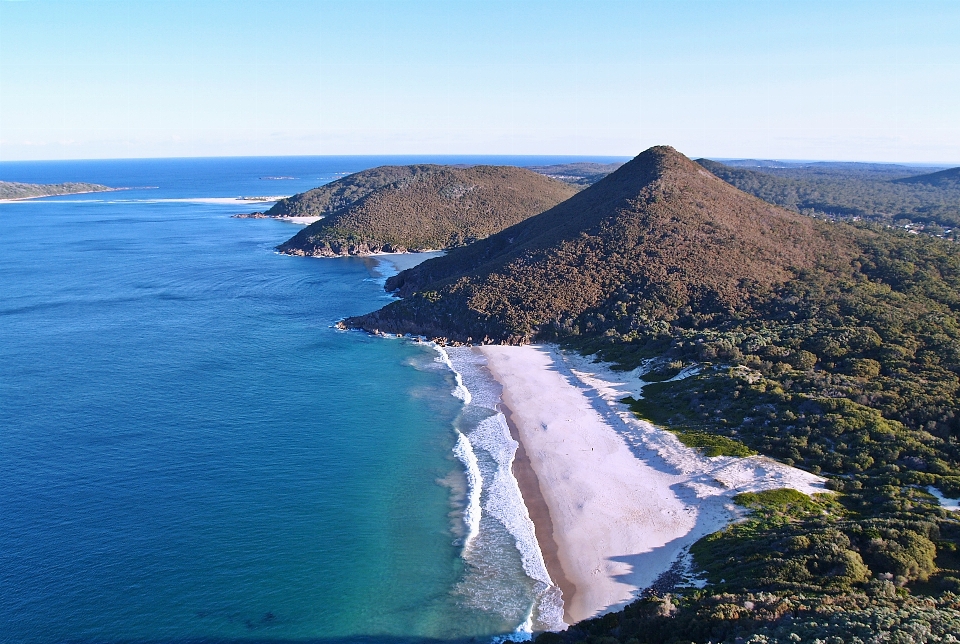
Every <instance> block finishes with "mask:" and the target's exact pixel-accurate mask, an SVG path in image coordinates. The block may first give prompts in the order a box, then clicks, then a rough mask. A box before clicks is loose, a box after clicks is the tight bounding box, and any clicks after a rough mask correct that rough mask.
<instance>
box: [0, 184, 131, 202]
mask: <svg viewBox="0 0 960 644" xmlns="http://www.w3.org/2000/svg"><path fill="white" fill-rule="evenodd" d="M113 190H117V188H110V187H108V186H102V185H100V184H97V183H17V182H13V181H0V200H3V201H7V200H11V201H12V200H21V199H36V198H38V197H55V196H57V195H77V194H83V193H87V192H111V191H113Z"/></svg>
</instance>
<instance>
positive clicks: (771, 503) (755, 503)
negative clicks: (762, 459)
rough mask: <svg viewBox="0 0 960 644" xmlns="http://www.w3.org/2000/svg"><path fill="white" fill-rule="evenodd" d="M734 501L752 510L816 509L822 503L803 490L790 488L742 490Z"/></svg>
mask: <svg viewBox="0 0 960 644" xmlns="http://www.w3.org/2000/svg"><path fill="white" fill-rule="evenodd" d="M733 502H734V503H736V504H737V505H741V506H743V507H745V508H750V509H751V510H772V511H776V512H785V511H789V510H791V509H793V510H800V511H814V510H819V509H820V507H821V506H820V504H819V503H817V502H816V501H814V500H813V499H811V498H810V497H809V496H807V495H806V494H804V493H803V492H798V491H797V490H792V489H790V488H787V487H785V488H780V489H779V490H764V491H763V492H742V493H740V494H738V495H736V496H735V497H733Z"/></svg>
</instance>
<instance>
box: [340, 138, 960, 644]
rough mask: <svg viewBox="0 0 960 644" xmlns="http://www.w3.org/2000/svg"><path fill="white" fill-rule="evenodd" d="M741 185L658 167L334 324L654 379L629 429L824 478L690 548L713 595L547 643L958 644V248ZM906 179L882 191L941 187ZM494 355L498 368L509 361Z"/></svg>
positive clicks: (869, 200)
mask: <svg viewBox="0 0 960 644" xmlns="http://www.w3.org/2000/svg"><path fill="white" fill-rule="evenodd" d="M731 167H732V166H723V165H721V164H713V163H712V162H705V161H701V163H699V164H698V163H695V162H692V161H690V160H689V159H687V158H686V157H685V156H683V155H682V154H680V153H678V152H677V151H676V150H674V149H673V148H670V147H665V146H663V147H655V148H651V149H650V150H647V151H645V152H643V153H642V154H640V155H639V156H638V157H636V158H635V159H634V160H633V161H631V162H629V163H627V164H625V165H624V166H622V167H620V168H619V169H617V170H616V171H615V172H613V173H611V174H609V175H608V176H606V177H604V178H603V179H601V180H599V181H597V182H595V183H593V184H592V185H590V186H589V187H587V188H585V189H583V190H582V191H579V192H577V193H576V194H574V195H573V196H571V197H570V198H569V199H567V200H566V201H563V202H561V203H559V204H557V205H556V206H554V207H553V208H551V209H549V210H546V211H545V212H543V213H541V214H538V215H535V216H532V217H529V218H525V219H524V220H522V221H520V222H519V223H516V224H514V225H512V226H509V227H506V228H504V229H503V230H501V231H499V232H496V233H493V234H491V235H490V236H489V237H487V238H485V239H481V240H478V241H475V242H473V243H471V244H469V245H465V246H462V247H457V248H452V249H450V250H449V252H448V253H447V254H446V255H445V256H444V257H439V258H436V259H432V260H428V261H426V262H424V263H422V264H420V265H418V266H416V267H414V268H412V269H408V270H406V271H403V272H401V273H400V274H398V275H396V276H394V277H391V278H390V279H388V280H387V283H386V288H387V289H388V290H391V291H394V292H396V293H397V294H398V295H399V296H401V299H399V300H396V301H394V302H392V303H390V304H388V305H387V306H385V307H384V308H382V309H380V310H378V311H375V312H372V313H370V314H367V315H361V316H357V317H352V318H348V319H346V320H344V321H343V322H342V326H343V327H345V328H356V329H364V330H367V331H370V332H374V333H384V332H386V333H389V334H414V335H420V336H426V337H427V338H433V339H435V340H436V342H437V343H438V344H440V345H457V344H473V345H492V344H495V345H527V344H529V343H534V342H537V343H543V342H547V343H554V344H557V345H559V346H561V347H565V348H567V349H571V350H575V351H577V352H579V353H581V354H583V355H594V356H597V357H598V358H599V359H602V360H604V361H606V362H607V363H612V364H613V365H615V366H616V368H618V369H621V370H623V371H624V372H630V373H631V374H634V373H640V374H642V376H641V377H642V379H643V381H644V382H645V384H644V385H643V387H642V393H641V394H638V395H630V396H625V397H624V398H622V399H621V400H619V402H618V403H616V404H617V407H616V409H617V410H618V411H620V412H623V413H632V414H634V415H635V416H637V417H639V418H642V419H646V420H649V421H651V422H653V423H656V424H657V425H658V426H661V427H664V428H667V429H668V430H670V431H671V432H673V433H674V434H675V435H676V436H677V438H678V439H679V441H680V442H681V443H683V444H684V445H687V446H689V447H695V448H698V449H702V450H704V452H705V453H707V454H709V455H710V456H714V457H717V456H733V457H741V456H746V455H749V454H752V453H760V454H762V455H765V456H768V457H771V458H774V459H776V460H777V461H779V462H781V463H784V464H786V465H790V466H795V467H798V468H801V469H803V470H806V471H807V472H810V473H812V474H816V475H819V476H822V477H825V479H826V487H827V489H829V490H831V491H832V492H833V494H822V495H814V496H808V495H807V494H805V493H802V492H798V491H796V489H790V488H785V489H779V490H766V491H758V492H754V491H751V492H745V493H742V494H738V495H735V496H734V497H733V501H734V502H735V503H737V504H738V505H740V506H741V507H742V508H743V509H744V511H745V512H748V513H749V514H748V515H747V516H746V519H745V520H744V521H743V522H741V523H735V524H733V525H731V526H729V527H727V528H725V529H723V530H721V531H719V532H714V533H713V534H710V535H709V536H706V537H704V538H702V539H700V540H699V541H697V542H696V543H694V544H693V545H692V547H691V548H690V555H691V557H692V559H691V561H692V568H693V571H694V573H695V576H696V575H699V576H700V578H701V582H700V583H693V582H691V581H690V580H689V577H687V576H685V575H684V574H680V573H676V572H673V573H671V572H670V571H667V573H665V575H664V576H663V577H662V578H661V579H659V580H657V582H656V583H655V584H654V585H653V586H651V588H650V589H648V592H647V593H646V594H644V596H643V597H641V598H640V599H639V600H638V601H636V602H634V603H632V604H631V605H629V606H627V607H626V608H625V609H624V610H622V611H620V612H616V613H612V614H609V615H605V616H603V617H598V618H594V619H588V620H585V621H581V622H580V623H578V624H576V625H574V626H572V627H571V628H570V629H569V630H568V631H566V632H565V633H560V634H554V633H547V634H543V635H541V636H540V637H539V638H538V641H539V642H541V644H555V643H558V642H570V643H573V642H579V641H604V642H606V641H610V642H614V641H616V642H643V643H650V644H653V643H660V642H691V641H696V642H701V641H707V640H710V641H731V642H732V641H741V640H742V641H748V638H760V639H749V641H755V642H774V641H784V642H787V641H815V638H817V637H820V638H821V639H819V640H816V641H833V640H829V639H823V638H829V637H835V638H836V641H848V640H847V639H846V638H848V637H850V636H851V635H852V634H856V635H857V637H860V636H863V637H867V636H869V635H871V634H873V633H875V632H877V629H882V630H883V631H884V632H891V631H898V629H901V628H903V629H909V630H910V632H919V631H917V629H922V630H923V631H924V632H930V633H934V634H938V636H943V635H946V634H950V633H956V632H958V629H960V610H958V606H960V604H958V597H960V555H958V552H960V548H958V544H960V521H958V520H957V518H956V517H955V516H953V515H952V514H951V512H950V511H949V510H947V509H945V508H943V507H941V505H940V503H939V501H938V496H947V497H952V498H956V497H957V496H960V412H958V410H960V246H958V245H957V244H956V243H954V242H952V241H948V240H944V239H937V238H936V237H933V236H924V235H911V234H909V233H908V232H906V231H903V230H898V229H897V228H894V227H891V226H890V225H889V223H887V222H888V221H889V220H888V219H886V218H885V217H886V216H887V215H889V213H886V212H884V211H883V210H880V209H879V208H878V209H876V210H870V209H869V208H875V207H876V206H874V205H870V204H878V203H881V201H882V199H883V198H885V197H884V195H886V194H899V193H897V192H896V191H897V188H896V187H894V188H893V189H892V191H891V192H889V193H887V192H885V190H886V189H885V188H877V189H876V190H874V191H872V192H871V191H866V192H861V193H860V195H859V197H858V196H857V191H858V188H857V184H853V187H851V188H850V189H849V190H847V189H844V188H843V186H842V185H841V184H840V183H838V182H836V181H835V178H830V179H825V180H824V181H823V183H821V185H822V186H824V187H828V186H833V188H831V190H832V192H830V193H828V194H827V195H826V197H827V198H828V201H827V203H833V204H837V203H840V202H842V201H846V203H856V202H857V199H858V198H859V199H860V204H861V205H860V206H859V207H862V208H863V209H864V212H865V213H868V214H869V213H874V215H872V216H871V217H869V218H868V217H864V220H861V221H826V220H824V219H823V218H816V217H811V216H806V214H803V213H801V212H799V211H798V210H801V209H800V208H799V203H810V202H799V203H798V204H795V205H796V206H797V209H787V208H784V207H781V206H779V205H775V204H774V203H771V202H770V201H764V200H761V199H759V198H757V197H755V196H753V195H752V194H748V193H747V192H745V191H742V190H740V189H738V188H736V187H735V186H734V185H732V184H733V183H734V182H737V181H741V182H745V181H754V182H755V183H753V184H751V185H753V189H754V190H756V191H758V192H765V191H767V190H771V191H774V194H780V196H779V198H780V199H785V198H786V197H787V196H789V195H799V196H804V198H807V197H808V196H809V197H811V198H812V193H808V192H805V191H806V189H807V188H806V187H805V186H810V185H815V179H813V178H808V179H806V180H805V181H807V183H801V182H799V181H794V180H793V179H789V180H788V179H786V178H784V177H777V176H775V175H768V174H763V173H762V172H761V171H760V170H749V171H747V170H742V171H741V169H737V168H734V169H733V170H730V169H729V168H731ZM708 168H711V169H714V170H716V171H717V172H718V173H720V174H721V175H724V174H726V179H727V180H726V181H725V180H722V179H721V178H718V176H716V175H715V174H713V173H712V172H710V171H708ZM770 170H771V168H763V172H767V171H770ZM745 172H751V173H754V174H744V173H745ZM811 172H813V171H811ZM831 172H834V171H832V170H831ZM938 174H939V173H938ZM832 176H834V177H835V174H834V175H832ZM919 176H920V175H919V174H917V173H914V174H913V176H911V177H908V178H910V179H915V178H917V177H919ZM942 176H944V177H945V178H944V179H942V183H943V184H945V186H946V187H945V188H944V189H945V190H949V189H950V177H951V176H952V175H950V174H949V173H947V174H946V175H942ZM770 177H772V178H770ZM902 178H903V177H887V179H885V180H884V181H886V183H887V184H890V185H893V186H898V185H921V186H929V185H930V184H931V183H934V184H936V185H939V184H940V183H941V177H937V176H936V175H932V176H931V177H928V178H926V179H923V180H922V181H917V182H914V183H913V184H911V183H910V182H908V183H907V184H903V183H902V182H901V183H895V182H896V181H898V180H899V179H902ZM870 181H871V182H874V185H880V183H879V181H875V180H874V179H870ZM859 185H860V186H863V185H866V184H859ZM778 186H779V187H786V186H793V187H794V188H796V192H788V193H776V192H775V188H776V187H778ZM914 194H920V193H914ZM931 194H932V193H931ZM831 195H832V196H831ZM902 196H903V195H901V197H902ZM931 199H933V197H931ZM772 200H774V197H773V196H771V201H772ZM944 207H945V208H949V207H950V206H949V204H946V205H945V206H944ZM818 212H819V211H818ZM938 212H940V213H941V214H938V216H948V215H949V210H945V211H938ZM942 213H947V215H943V214H942ZM811 214H816V213H811ZM874 217H875V220H874V221H867V220H866V219H874ZM506 348H507V349H509V347H506ZM498 356H499V358H498ZM489 357H490V359H491V360H492V361H493V362H492V363H491V364H492V365H493V367H492V368H496V369H501V368H503V364H504V363H503V360H507V359H509V358H510V355H507V354H503V353H502V351H501V352H500V353H496V352H494V353H489ZM494 358H497V359H499V360H500V362H496V360H494ZM513 360H514V361H516V360H517V358H513ZM507 368H509V365H508V367H507ZM637 370H638V371H637ZM508 375H509V374H508ZM625 377H626V376H625ZM631 377H633V376H631ZM501 382H506V383H507V384H509V383H510V382H511V381H510V380H509V379H507V380H503V379H501ZM506 386H507V385H505V387H506ZM514 403H517V404H518V405H524V404H525V403H524V402H523V401H520V402H517V401H516V400H514ZM611 404H613V403H612V402H611ZM547 411H549V410H547ZM544 413H546V412H544ZM542 429H543V431H546V430H547V426H546V425H544V426H543V428H542ZM551 431H559V430H553V429H552V430H551ZM591 451H592V449H591ZM525 498H526V497H525ZM538 534H539V533H538ZM545 547H546V546H545ZM548 565H550V563H549V562H548ZM681 572H682V571H681ZM894 616H895V617H894ZM891 620H893V621H891ZM763 638H766V639H763ZM863 641H867V640H866V639H864V640H863ZM878 641H879V640H878ZM917 641H926V640H917Z"/></svg>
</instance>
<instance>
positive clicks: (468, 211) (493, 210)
mask: <svg viewBox="0 0 960 644" xmlns="http://www.w3.org/2000/svg"><path fill="white" fill-rule="evenodd" d="M335 184H338V185H335ZM576 192H577V188H576V187H574V186H572V185H568V184H566V183H563V182H560V181H557V180H554V179H550V178H548V177H545V176H543V175H540V174H537V173H535V172H532V171H530V170H524V169H522V168H515V167H510V166H482V165H478V166H472V167H466V168H462V167H452V166H439V165H420V166H388V167H383V168H374V169H373V170H367V171H364V172H360V173H357V174H356V175H351V176H349V177H344V178H343V179H340V180H339V181H336V182H334V183H332V184H328V185H327V186H323V187H322V188H318V189H317V190H314V191H311V192H310V193H304V195H302V197H303V199H301V200H300V201H298V202H296V203H297V204H298V205H297V206H296V208H306V207H307V206H306V204H308V203H309V204H312V205H310V206H309V207H310V210H307V211H305V210H297V211H296V212H298V213H301V214H306V213H307V212H309V213H311V214H314V215H317V214H322V213H324V212H327V213H329V214H327V216H326V217H324V219H322V220H320V221H318V222H315V223H313V224H311V225H310V226H308V227H307V228H305V229H304V230H302V231H300V233H298V234H297V235H296V236H294V237H293V238H292V239H290V240H289V241H287V242H285V243H284V244H282V245H281V246H279V247H278V248H279V250H280V251H281V252H284V253H287V254H292V255H315V256H337V255H364V254H370V253H376V252H380V251H385V252H398V251H399V252H402V251H406V250H421V249H441V248H454V247H458V246H463V245H464V244H468V243H471V242H473V241H476V240H478V239H483V238H485V237H487V236H489V235H491V234H493V233H495V232H498V231H500V230H503V229H504V228H506V227H508V226H511V225H513V224H515V223H517V222H520V221H522V220H524V219H526V218H527V217H530V216H532V215H536V214H537V213H540V212H543V211H544V210H547V209H549V208H551V207H553V206H555V205H556V204H558V203H560V202H561V201H564V200H565V199H567V198H569V197H570V196H572V195H573V194H575V193H576ZM311 193H313V194H312V196H310V197H309V198H308V197H307V195H311ZM300 196H301V195H298V197H300ZM291 199H297V197H292V198H291ZM285 201H288V202H289V201H290V200H285ZM280 206H283V208H285V209H286V210H284V212H287V213H289V212H293V210H291V208H293V206H291V205H290V204H286V205H284V202H279V203H278V204H277V206H275V208H277V207H280ZM324 209H328V210H324ZM272 212H273V210H272V209H271V211H270V212H268V213H267V214H272Z"/></svg>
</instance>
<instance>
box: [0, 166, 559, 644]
mask: <svg viewBox="0 0 960 644" xmlns="http://www.w3.org/2000/svg"><path fill="white" fill-rule="evenodd" d="M438 160H439V161H444V160H443V159H438ZM461 160H462V159H461ZM384 161H387V160H383V159H374V158H345V159H331V158H316V159H309V158H294V159H226V160H217V159H206V160H168V161H123V162H121V161H113V162H80V163H77V162H74V163H46V164H43V163H34V164H0V179H7V180H19V181H41V182H59V181H68V180H70V181H95V182H99V183H106V184H109V185H118V186H159V187H157V188H151V189H149V190H146V189H137V190H130V191H125V192H120V193H111V194H106V195H102V194H101V195H83V196H75V197H67V198H56V199H52V200H44V201H42V202H25V203H17V204H0V231H2V233H0V276H2V284H3V286H2V289H0V491H2V492H0V525H2V529H0V641H5V642H53V641H70V642H131V641H132V642H140V641H143V642H146V641H150V642H156V641H184V640H195V641H231V640H290V641H303V640H324V639H329V640H334V641H342V640H353V639H357V638H362V639H366V638H373V639H374V640H384V641H392V640H396V639H407V638H421V637H425V638H438V639H454V638H461V637H467V638H469V637H474V636H477V637H481V638H488V636H491V635H495V634H498V633H508V632H510V631H512V630H513V629H514V628H516V627H517V626H518V625H519V623H520V622H521V621H522V619H523V615H524V614H525V613H526V612H527V611H528V608H529V606H526V605H523V604H524V602H525V601H528V599H524V593H525V592H527V590H528V585H526V586H525V585H524V584H523V583H522V582H523V579H524V578H523V577H522V572H523V571H522V569H521V568H520V557H519V555H518V554H517V553H513V554H511V553H510V552H509V550H510V539H508V538H501V539H500V541H501V542H502V543H501V546H500V547H501V549H502V550H503V552H502V553H501V555H502V556H501V557H500V558H499V559H498V560H497V561H498V564H497V565H499V566H501V569H499V570H496V571H494V573H493V574H491V575H490V579H489V580H488V581H486V582H484V583H485V586H484V589H483V592H485V593H492V595H493V596H500V595H499V594H498V592H499V591H498V584H500V585H501V586H502V587H503V589H505V592H504V593H503V594H502V597H503V598H505V599H503V601H505V602H507V603H509V602H511V601H512V602H514V603H515V604H516V603H517V602H519V603H518V604H517V605H511V606H507V607H506V608H504V607H502V606H501V607H500V609H497V607H496V605H497V602H496V601H493V602H487V603H486V604H483V606H485V607H486V608H483V607H481V608H478V606H479V605H480V604H478V602H477V601H475V600H476V598H475V597H471V596H469V594H470V593H471V592H476V589H475V588H474V587H475V586H476V585H477V581H476V579H473V581H471V577H470V572H471V570H474V571H475V566H473V567H471V566H472V564H469V563H467V562H465V561H464V559H463V558H462V557H461V546H460V543H461V539H462V536H463V529H462V520H461V518H460V514H459V511H460V510H461V509H462V506H463V496H464V492H465V480H466V478H465V475H464V467H463V464H462V463H461V461H460V460H458V459H457V458H456V457H455V456H454V453H453V449H454V446H455V444H456V441H457V430H456V429H455V428H457V427H460V428H461V429H463V428H464V427H465V426H470V423H471V422H474V421H471V420H470V418H465V417H464V414H463V411H464V407H463V403H462V401H461V400H459V399H458V398H456V397H454V396H453V395H451V391H452V390H453V388H454V386H455V384H456V383H455V382H454V377H453V374H452V373H451V372H450V370H449V369H448V368H446V367H445V366H444V365H443V364H441V363H439V362H438V361H437V353H436V352H435V351H433V350H431V349H430V348H428V347H424V346H418V345H415V344H413V343H410V342H403V341H396V340H383V339H378V338H372V337H368V336H366V335H363V334H359V333H353V332H350V333H347V332H341V331H337V330H335V329H334V328H332V325H333V324H334V322H336V320H338V319H340V318H342V317H344V316H347V315H353V314H358V313H362V312H366V311H370V310H373V309H375V308H377V307H379V306H381V305H383V304H384V303H385V302H386V301H387V300H388V296H387V295H386V294H385V293H384V292H383V289H382V278H383V271H384V270H385V268H384V267H383V266H382V265H378V263H377V262H375V261H373V260H369V259H359V258H351V259H335V260H317V259H310V258H294V257H284V256H279V255H277V254H275V253H274V252H273V247H274V246H275V245H276V244H278V243H280V242H282V241H284V240H285V239H286V238H288V237H289V236H291V235H292V234H293V233H295V232H296V230H297V228H296V227H295V226H293V225H291V224H286V223H282V222H277V221H272V220H237V219H231V218H230V217H229V215H230V214H233V213H236V212H238V211H242V210H254V209H255V208H256V205H255V204H254V205H250V206H247V205H244V206H239V207H238V206H235V205H223V204H217V203H205V202H200V201H189V199H190V198H198V197H224V196H236V195H241V194H243V195H256V194H278V193H279V194H289V193H292V192H296V191H298V190H303V189H305V188H308V187H311V186H313V185H319V184H320V183H323V182H325V181H327V180H330V179H332V178H334V177H335V176H337V175H336V173H338V172H349V171H355V170H358V169H361V168H362V167H369V166H372V165H378V164H380V163H382V162H384ZM389 161H397V160H395V159H390V160H389ZM488 161H489V160H488ZM500 161H502V160H500ZM518 161H519V160H513V162H514V163H516V162H518ZM544 161H545V160H544V159H542V158H536V159H532V160H530V161H529V162H530V163H541V162H544ZM546 161H549V160H546ZM261 176H295V177H297V179H295V180H287V181H283V182H281V181H265V180H261V179H260V177H261ZM177 199H187V200H186V201H176V200H177ZM480 420H482V419H480ZM477 422H479V420H478V421H477ZM494 537H496V535H493V536H490V537H489V538H488V541H489V540H490V539H494ZM494 540H495V539H494ZM474 577H476V575H474ZM465 580H466V581H467V582H469V583H466V584H465ZM471 584H473V586H471ZM471 588H473V590H471ZM518 598H519V599H518ZM529 601H532V600H529ZM481 604H482V602H481Z"/></svg>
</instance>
